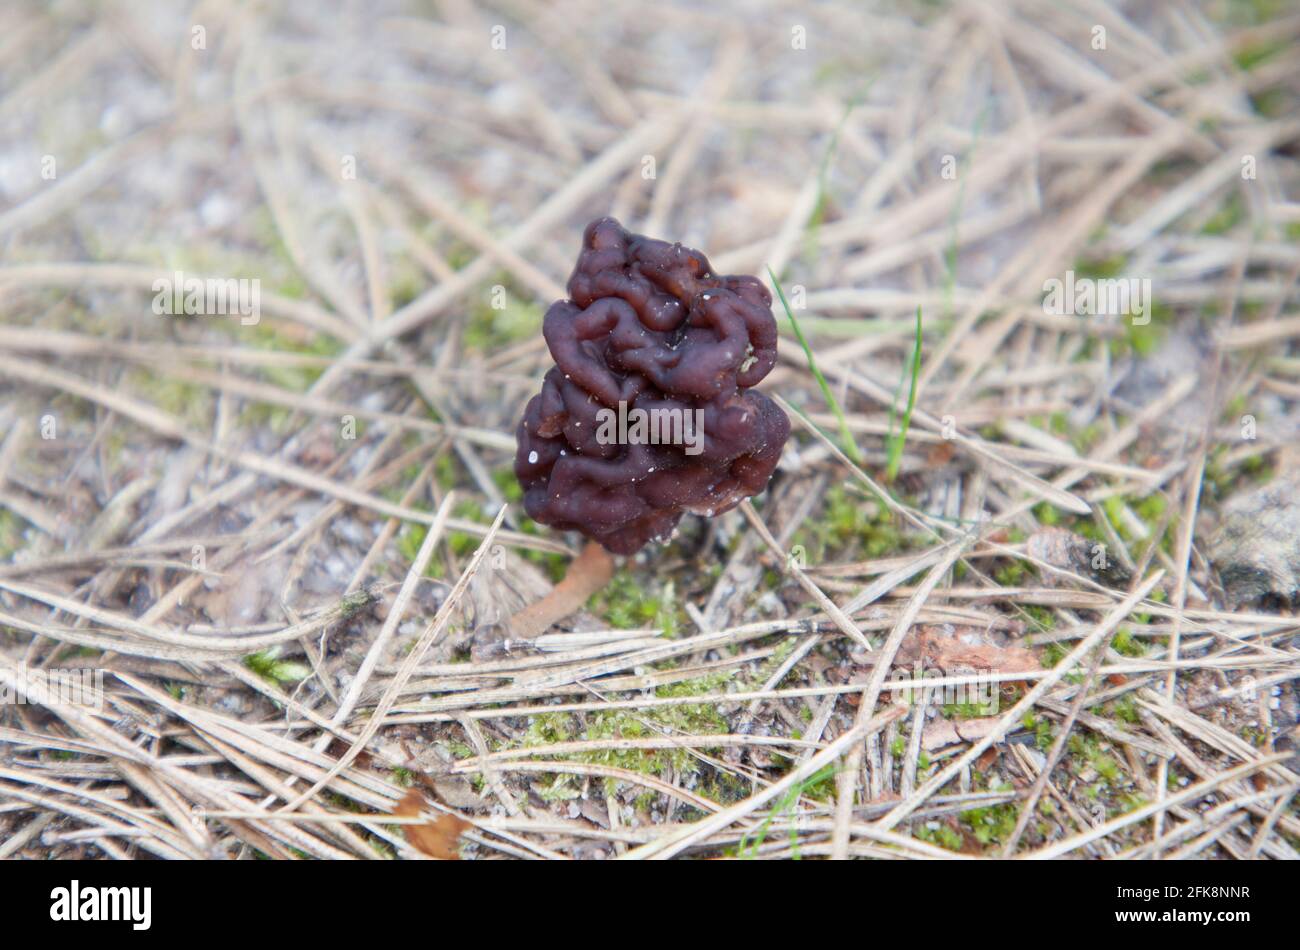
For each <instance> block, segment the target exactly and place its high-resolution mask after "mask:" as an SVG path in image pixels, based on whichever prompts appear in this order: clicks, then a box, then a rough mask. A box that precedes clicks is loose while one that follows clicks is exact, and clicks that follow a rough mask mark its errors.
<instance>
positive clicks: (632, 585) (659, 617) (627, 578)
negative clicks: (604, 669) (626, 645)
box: [587, 569, 685, 637]
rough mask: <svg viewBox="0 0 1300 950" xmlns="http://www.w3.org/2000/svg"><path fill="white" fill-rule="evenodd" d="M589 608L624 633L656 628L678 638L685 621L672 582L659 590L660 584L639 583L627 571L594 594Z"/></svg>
mask: <svg viewBox="0 0 1300 950" xmlns="http://www.w3.org/2000/svg"><path fill="white" fill-rule="evenodd" d="M587 607H588V609H589V610H591V612H592V613H594V614H596V615H597V616H599V617H603V618H604V619H605V620H606V621H607V622H608V623H609V624H610V626H612V627H616V628H618V629H620V630H634V629H638V628H641V627H654V628H657V629H659V630H660V631H662V632H663V634H664V636H668V637H675V636H677V633H678V631H679V630H680V629H681V627H682V624H683V622H684V621H685V616H684V612H683V610H682V607H681V604H680V603H679V601H678V598H677V595H676V592H675V590H674V588H673V584H672V582H671V581H670V582H667V583H664V584H661V585H657V590H656V585H653V584H646V583H645V582H644V581H639V580H637V579H636V578H635V577H633V576H632V575H631V574H630V573H629V572H628V571H627V570H626V569H623V570H620V571H619V572H618V573H616V574H615V575H614V577H613V579H612V580H610V582H609V584H607V585H606V586H605V588H604V589H603V590H601V591H599V592H597V593H596V594H594V595H593V596H592V598H591V600H590V601H588V604H587Z"/></svg>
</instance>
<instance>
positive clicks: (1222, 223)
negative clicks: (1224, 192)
mask: <svg viewBox="0 0 1300 950" xmlns="http://www.w3.org/2000/svg"><path fill="white" fill-rule="evenodd" d="M1245 219H1246V203H1245V201H1243V200H1242V197H1241V193H1240V192H1238V191H1233V192H1231V193H1230V194H1229V195H1228V197H1227V198H1226V199H1225V200H1224V202H1223V204H1222V205H1221V206H1220V207H1219V210H1218V211H1216V212H1214V214H1213V215H1211V216H1210V219H1209V220H1208V221H1206V222H1205V224H1204V225H1203V226H1202V227H1201V233H1202V234H1210V235H1219V234H1227V233H1228V232H1229V231H1231V230H1232V229H1233V228H1235V227H1236V226H1237V225H1239V224H1241V222H1242V221H1244V220H1245Z"/></svg>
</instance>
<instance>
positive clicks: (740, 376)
mask: <svg viewBox="0 0 1300 950" xmlns="http://www.w3.org/2000/svg"><path fill="white" fill-rule="evenodd" d="M568 290H569V299H568V300H561V301H557V302H556V303H554V304H552V306H551V308H550V309H549V310H548V311H547V312H546V317H545V319H544V321H543V324H542V334H543V336H544V337H545V338H546V344H547V346H548V347H549V348H550V351H551V356H552V358H554V360H555V364H556V365H555V367H554V368H553V369H551V370H550V371H549V372H548V373H547V374H546V378H545V381H544V382H543V385H542V391H541V393H540V394H538V395H536V396H534V397H533V398H532V399H531V400H530V401H529V403H528V406H527V408H526V409H525V410H524V418H523V421H521V422H520V423H519V428H518V431H517V432H516V438H517V441H518V451H517V453H516V455H515V475H516V476H517V477H518V479H519V483H520V484H521V485H522V486H523V489H524V508H525V510H526V511H527V512H528V515H529V516H530V517H531V518H533V519H534V520H535V521H538V522H541V523H542V524H547V525H550V526H552V527H554V528H559V529H561V530H578V531H581V532H582V533H583V534H584V535H586V536H587V537H589V538H593V539H594V540H596V541H599V542H600V543H601V544H603V545H604V546H605V547H606V548H608V549H609V550H610V551H613V552H614V553H616V554H631V553H633V552H634V551H637V550H639V549H640V548H641V547H642V546H643V545H645V544H646V543H647V542H649V541H652V540H661V539H663V538H666V537H667V536H668V535H669V534H671V533H672V530H673V528H674V527H676V525H677V522H678V521H679V520H681V517H682V514H683V513H684V512H686V511H692V512H695V513H696V514H702V515H705V516H713V515H716V514H720V513H721V512H723V511H726V510H728V509H729V508H732V507H734V506H735V505H737V504H739V503H740V502H741V501H742V500H743V499H745V498H748V497H750V496H751V495H756V494H758V493H759V492H761V491H762V490H763V489H764V488H765V487H767V482H768V479H769V478H770V477H771V475H772V471H773V469H774V468H775V467H776V463H777V460H778V459H779V458H780V455H781V449H782V447H783V446H784V444H785V440H786V438H787V437H788V436H789V434H790V422H789V420H788V419H786V417H785V413H784V412H782V411H781V410H780V409H779V408H778V407H777V406H776V405H775V404H774V403H773V402H772V401H771V400H770V399H768V398H767V397H766V396H764V395H763V394H762V393H760V392H757V391H756V390H753V389H751V388H750V387H752V386H754V385H755V384H756V383H758V382H759V381H760V380H761V379H762V378H763V377H764V376H766V375H767V374H768V372H770V371H771V369H772V367H773V366H774V365H775V364H776V321H775V320H774V319H773V318H772V310H771V306H772V298H771V295H770V294H769V293H768V292H767V288H766V287H764V286H763V285H762V284H761V283H760V282H759V281H758V280H757V279H756V278H753V277H730V276H720V275H717V274H714V273H713V271H712V269H711V268H710V267H709V261H708V259H707V258H706V257H705V256H704V255H703V254H701V253H700V252H699V251H695V250H692V249H691V248H687V247H683V246H682V245H680V244H669V243H667V242H666V241H656V240H654V239H652V238H647V237H644V236H643V235H640V234H631V233H629V232H628V231H625V230H624V229H623V227H622V226H621V225H620V224H619V223H618V222H617V221H615V220H614V219H613V218H600V219H599V220H596V221H593V222H592V223H591V224H589V225H587V229H586V231H585V232H584V234H583V242H582V252H581V253H580V254H579V255H578V263H577V266H576V267H575V268H574V270H573V275H572V276H571V277H570V278H569V286H568ZM638 420H639V421H638ZM638 426H639V428H638Z"/></svg>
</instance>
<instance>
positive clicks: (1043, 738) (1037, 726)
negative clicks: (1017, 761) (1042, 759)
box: [1020, 712, 1055, 752]
mask: <svg viewBox="0 0 1300 950" xmlns="http://www.w3.org/2000/svg"><path fill="white" fill-rule="evenodd" d="M1020 724H1021V725H1022V726H1024V727H1025V728H1026V729H1028V730H1029V731H1030V732H1032V733H1033V734H1034V745H1036V746H1037V747H1038V751H1040V752H1046V751H1047V750H1048V749H1050V748H1051V747H1052V740H1053V739H1054V738H1055V733H1054V731H1053V729H1052V723H1051V720H1049V719H1047V718H1046V717H1045V716H1035V715H1034V714H1033V713H1032V712H1027V713H1025V715H1024V718H1023V719H1021V720H1020Z"/></svg>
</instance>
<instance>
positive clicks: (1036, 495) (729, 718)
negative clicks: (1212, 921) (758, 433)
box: [0, 0, 1300, 859]
mask: <svg viewBox="0 0 1300 950" xmlns="http://www.w3.org/2000/svg"><path fill="white" fill-rule="evenodd" d="M285 6H286V9H283V10H280V11H277V12H272V8H271V6H270V5H266V6H262V5H256V4H249V5H238V6H237V5H225V4H208V3H199V4H197V5H196V6H195V7H194V8H193V9H192V10H190V12H189V14H188V16H186V15H185V13H184V11H182V10H180V9H179V8H178V6H177V5H175V4H166V3H158V4H151V3H135V2H132V3H127V2H109V3H101V4H90V3H88V4H77V3H58V4H53V5H46V4H41V3H36V2H16V3H6V4H4V5H3V7H0V555H2V557H3V563H2V564H0V690H2V691H3V695H4V698H5V699H6V702H5V704H4V705H2V706H0V857H53V858H61V857H92V858H101V857H111V858H123V857H136V856H140V857H155V856H156V857H163V858H197V857H229V858H239V859H248V858H253V857H259V856H267V857H273V858H301V857H321V858H342V857H358V858H377V857H381V858H382V857H394V856H396V857H418V856H420V855H421V854H433V855H441V856H455V855H457V854H458V855H459V856H461V857H463V858H476V859H488V858H499V857H521V858H537V857H542V858H556V857H564V858H614V857H622V856H626V857H672V856H678V855H680V856H695V857H718V856H733V857H744V858H791V857H821V856H834V857H844V856H864V857H871V856H883V857H894V858H899V857H953V856H958V857H972V856H973V857H997V856H1005V855H1020V856H1030V855H1032V856H1040V857H1061V858H1066V857H1069V858H1105V857H1120V856H1137V857H1166V858H1172V857H1186V856H1193V855H1195V856H1198V857H1217V858H1250V857H1268V858H1279V859H1286V858H1291V859H1294V858H1296V857H1297V856H1300V855H1298V854H1297V851H1298V850H1300V806H1298V805H1297V798H1296V792H1297V789H1300V760H1298V759H1297V754H1296V750H1297V723H1298V721H1300V694H1298V693H1297V686H1296V681H1297V679H1298V678H1300V637H1298V633H1300V623H1298V622H1297V620H1296V616H1295V608H1296V606H1297V604H1300V590H1298V589H1300V475H1298V474H1297V471H1298V470H1300V466H1297V464H1296V462H1297V459H1296V457H1295V455H1294V452H1293V450H1294V448H1295V446H1296V445H1297V444H1300V310H1297V306H1296V304H1297V295H1298V291H1297V278H1298V276H1300V70H1297V69H1296V64H1297V61H1298V59H1300V16H1297V15H1295V14H1294V13H1287V12H1286V11H1285V9H1284V6H1285V5H1284V4H1281V3H1278V4H1272V3H1268V2H1254V3H1226V2H1214V3H1193V2H1180V3H1151V4H1130V5H1127V6H1125V7H1124V9H1125V11H1127V12H1126V13H1121V10H1120V7H1119V6H1118V5H1114V4H1110V3H1107V2H1096V3H1080V4H1076V5H1061V4H1058V3H1056V2H1050V0H1015V2H1012V3H986V2H978V0H976V2H958V3H952V4H932V3H902V4H887V5H883V7H882V9H881V11H880V12H871V11H869V10H866V9H864V8H863V5H860V4H851V3H848V2H844V3H820V4H817V5H815V6H812V7H810V8H805V7H803V6H795V5H789V6H787V5H784V4H781V3H775V4H757V3H735V4H725V3H724V4H708V5H702V6H699V7H697V6H696V5H686V4H656V5H654V8H653V10H654V14H653V16H648V15H642V14H640V13H638V14H637V15H632V13H631V12H630V11H631V10H632V9H634V8H632V7H630V6H629V7H626V8H625V7H622V6H621V5H619V4H608V3H604V2H598V0H560V2H554V3H542V2H540V0H492V2H489V3H486V4H483V5H481V6H475V5H473V4H470V3H469V2H461V0H449V2H443V3H437V4H434V3H420V2H414V0H412V2H408V3H403V2H398V0H392V2H380V3H375V4H340V5H333V4H331V5H325V4H321V5H316V4H310V3H303V4H292V5H285ZM635 9H640V8H635ZM327 10H328V12H327ZM606 214H612V215H614V216H616V217H618V218H619V219H620V220H621V221H622V222H623V223H624V224H625V225H627V226H628V227H629V228H631V229H632V230H635V231H638V232H644V233H646V234H649V235H651V236H654V237H662V238H667V239H670V240H676V241H681V242H683V243H684V244H687V245H689V246H692V247H697V248H700V249H701V250H703V251H704V252H705V253H706V254H708V255H709V257H710V260H711V262H712V264H713V266H714V268H715V269H716V270H717V271H718V272H720V273H737V274H754V275H757V276H760V277H764V278H765V279H766V278H767V275H768V268H771V271H772V273H774V274H776V275H778V276H779V280H780V283H781V286H782V289H783V290H784V292H785V293H786V296H787V297H788V298H789V299H790V303H791V308H792V313H793V316H794V318H795V319H796V320H797V325H798V328H799V329H800V330H801V331H802V333H803V334H804V335H805V336H806V338H807V340H808V342H809V349H808V351H805V349H804V348H803V347H802V346H801V345H800V343H799V341H798V339H797V338H796V336H795V333H794V330H793V326H794V324H793V321H792V320H791V319H790V318H789V317H788V316H787V314H786V313H785V312H784V310H782V309H781V308H780V307H779V306H778V309H777V311H776V312H777V318H778V323H779V325H780V329H781V333H782V338H781V348H780V357H779V360H778V363H777V367H776V369H775V370H774V371H773V372H772V373H771V374H770V375H769V376H768V378H767V379H766V380H765V381H764V382H763V384H762V389H763V391H764V392H766V393H768V394H769V395H771V396H773V397H774V398H778V399H780V400H781V401H782V404H783V405H784V406H785V407H786V408H787V412H788V414H789V415H790V418H791V423H792V428H793V435H792V437H791V440H790V443H789V445H788V447H787V450H786V453H785V455H784V457H783V458H782V461H781V464H780V466H779V468H778V471H777V474H776V475H775V477H774V479H773V481H772V483H771V485H770V487H769V489H768V491H767V492H765V493H764V494H763V495H761V496H759V497H757V498H755V499H754V500H753V502H752V504H746V505H744V506H741V508H739V509H736V510H733V511H730V512H727V513H726V514H723V515H721V516H719V517H717V518H715V519H712V520H707V521H706V520H704V519H701V518H697V517H695V516H687V518H686V519H685V520H684V521H683V522H682V524H681V526H680V528H679V530H678V532H677V534H676V535H675V536H674V538H673V539H672V540H671V541H670V542H668V543H665V544H662V545H657V546H651V547H648V548H646V549H645V550H643V551H641V552H640V553H638V554H637V555H635V556H633V557H629V558H620V559H619V560H618V563H617V570H616V572H615V574H614V577H613V580H612V581H611V582H610V583H609V585H608V586H607V587H605V589H603V590H602V591H600V592H599V593H597V594H596V595H595V596H593V597H592V598H591V600H590V601H589V602H588V603H587V605H586V607H585V609H584V610H582V611H580V612H578V613H577V614H574V615H573V616H571V617H569V618H568V619H567V620H565V621H564V622H563V623H562V624H560V625H559V626H557V627H554V628H552V629H551V630H550V631H548V632H547V633H546V634H544V635H543V636H541V637H539V638H537V639H536V640H534V641H531V642H529V643H525V644H514V645H513V646H507V645H505V644H502V643H500V642H494V641H493V639H492V633H493V632H494V631H497V632H499V631H500V630H501V629H503V628H502V624H505V623H507V622H508V619H509V617H510V616H511V615H512V614H514V613H515V612H516V611H517V610H519V609H520V608H521V607H522V606H524V605H525V604H526V603H528V602H530V601H533V600H535V599H537V598H539V597H541V596H543V595H544V594H545V593H546V592H547V591H548V590H550V589H551V587H552V585H553V584H555V583H556V582H557V581H559V579H560V578H562V577H563V576H564V574H565V572H566V570H567V568H568V566H569V565H570V563H571V562H572V560H573V557H574V556H575V555H576V554H577V553H578V551H579V550H580V546H581V541H582V539H581V538H580V537H577V536H576V535H565V534H563V533H558V532H555V531H552V530H550V529H548V528H544V527H541V526H539V525H537V524H535V523H533V522H532V521H530V520H529V519H528V518H527V517H526V515H525V514H524V512H523V510H522V508H521V506H520V504H519V499H520V492H519V487H518V485H517V483H516V482H515V480H514V476H513V472H512V461H513V456H514V450H515V439H514V430H515V426H516V424H517V422H518V419H519V416H520V413H521V411H522V408H523V405H524V403H525V402H526V401H527V399H528V398H529V397H530V396H531V395H532V394H534V393H535V392H536V391H537V390H538V387H539V385H540V380H541V377H542V374H543V373H544V372H545V371H546V369H547V368H548V367H549V366H550V358H549V355H548V353H547V350H546V347H545V344H544V343H543V341H542V339H541V335H540V326H541V317H542V314H543V312H544V311H545V309H546V307H547V306H548V305H549V304H550V303H551V302H552V301H554V300H557V299H560V298H562V297H564V296H566V294H565V289H564V285H565V281H566V280H567V278H568V274H569V271H570V270H571V268H572V266H573V261H574V259H575V257H576V254H577V251H578V247H579V242H580V239H581V234H582V228H583V226H584V225H585V224H586V223H587V222H588V221H590V220H591V219H593V218H596V217H599V216H602V215H606ZM208 278H213V279H217V280H221V281H227V280H231V281H244V282H245V283H243V284H231V285H230V286H231V288H232V289H233V290H235V291H236V293H235V295H234V296H232V297H229V298H227V299H226V300H225V302H224V306H223V308H221V309H223V310H224V312H223V313H212V312H211V310H210V309H208V310H207V311H206V312H205V313H199V314H193V313H191V314H189V315H187V314H185V313H175V314H174V315H173V312H172V311H173V310H176V309H180V310H183V309H184V308H183V307H181V308H175V307H173V304H174V303H175V300H173V298H172V291H173V290H180V289H182V288H184V287H185V285H186V282H187V281H190V280H193V279H200V280H203V279H208ZM1053 281H1060V285H1059V286H1058V285H1056V284H1054V283H1052V282H1053ZM222 286H223V287H224V286H225V285H224V284H223V285H222ZM1080 288H1084V290H1083V291H1080ZM205 289H206V285H205ZM238 291H243V296H240V295H239V293H238ZM1093 291H1097V292H1098V296H1096V297H1092V298H1084V297H1080V296H1078V293H1079V292H1085V293H1092V292H1093ZM1121 291H1122V292H1123V294H1122V295H1120V296H1116V295H1117V294H1120V292H1121ZM1103 300H1105V301H1106V302H1105V303H1103V302H1102V301H1103ZM206 302H207V303H209V304H210V303H211V302H212V301H211V300H210V299H209V300H208V301H206ZM241 305H243V309H241ZM200 309H204V308H200ZM918 315H919V316H918ZM918 325H919V329H918ZM914 356H916V357H917V358H916V359H915V360H914V359H913V357H914ZM914 366H915V367H916V371H915V372H914V371H913V367H914ZM819 376H820V378H821V379H822V380H824V382H825V385H824V386H823V385H822V383H821V382H820V381H819ZM78 670H88V671H95V670H102V671H103V674H102V677H100V678H99V679H96V678H95V677H94V675H93V672H92V674H91V675H90V676H89V677H88V678H86V679H79V678H74V677H73V676H72V675H71V674H72V673H73V672H75V671H78ZM49 671H61V673H59V676H61V677H62V679H60V680H59V681H60V682H61V683H64V684H72V685H77V684H79V683H80V684H81V685H83V686H84V685H86V684H89V686H88V688H89V689H90V690H91V693H92V697H91V698H93V702H91V701H86V702H70V701H60V699H59V697H57V696H51V695H50V694H49V691H48V690H47V691H46V692H44V693H42V691H41V684H42V683H48V680H42V678H41V677H42V676H43V675H47V676H54V675H55V674H54V673H50V672H49ZM936 678H937V679H936ZM922 681H924V682H922ZM900 682H901V683H902V684H903V685H900ZM908 684H910V687H909V685H908ZM20 698H21V699H22V700H23V701H22V702H19V701H18V700H19V699H20ZM64 698H66V697H64ZM413 790H414V791H417V792H418V793H419V797H418V798H417V797H415V796H412V795H411V792H412V791H413ZM395 809H396V810H397V811H399V812H400V814H398V815H394V814H393V813H394V811H395Z"/></svg>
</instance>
